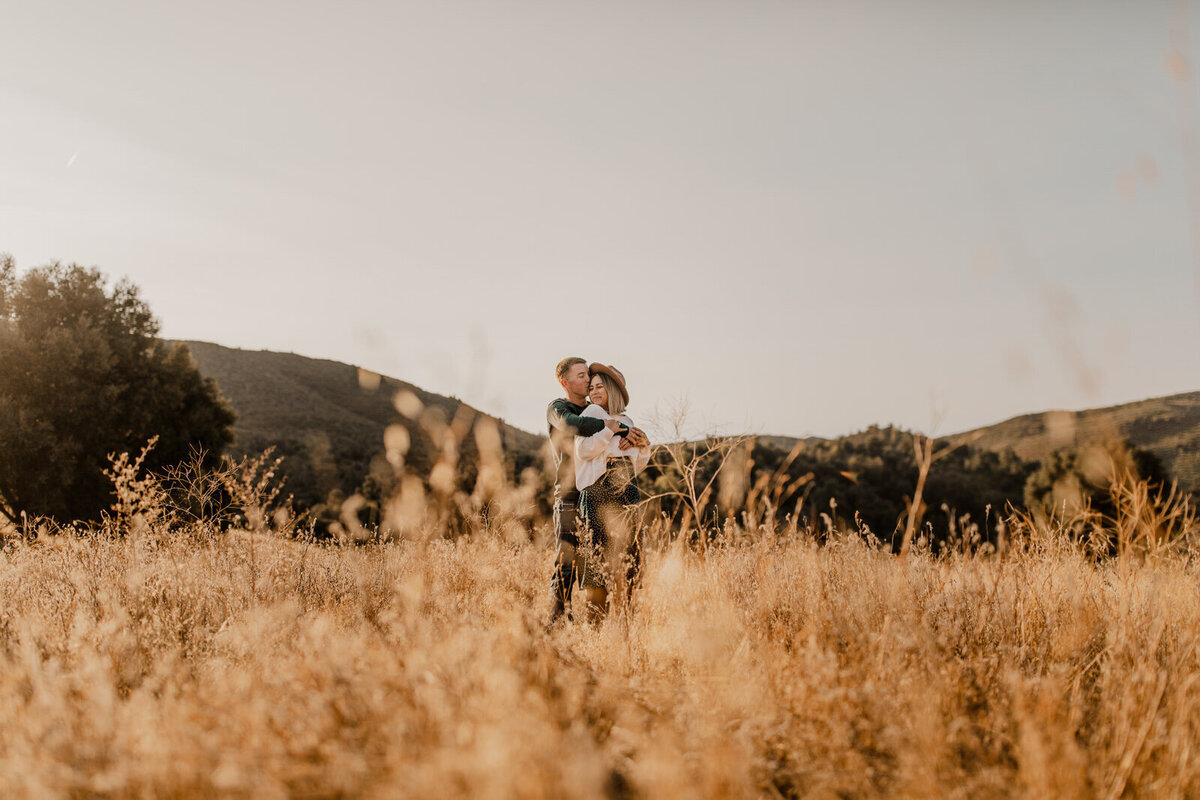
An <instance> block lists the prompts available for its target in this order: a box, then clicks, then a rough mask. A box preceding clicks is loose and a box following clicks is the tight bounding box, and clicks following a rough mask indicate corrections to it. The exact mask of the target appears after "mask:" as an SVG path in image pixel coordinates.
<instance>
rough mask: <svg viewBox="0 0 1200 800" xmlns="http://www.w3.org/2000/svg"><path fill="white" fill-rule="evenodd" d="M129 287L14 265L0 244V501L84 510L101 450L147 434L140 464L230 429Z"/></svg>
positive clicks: (107, 488)
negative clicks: (151, 444) (152, 443)
mask: <svg viewBox="0 0 1200 800" xmlns="http://www.w3.org/2000/svg"><path fill="white" fill-rule="evenodd" d="M158 330H159V328H158V322H157V321H156V320H155V319H154V316H153V315H152V314H151V312H150V309H149V307H148V306H147V305H146V304H145V302H143V301H142V299H141V297H140V296H139V293H138V290H137V287H136V286H134V285H133V284H131V283H129V282H128V281H119V282H117V283H116V285H115V286H113V287H112V288H111V289H110V288H108V285H107V280H106V278H105V276H104V275H103V274H102V273H101V272H99V271H98V270H96V269H84V268H83V267H80V266H77V265H69V266H67V265H63V264H60V263H57V262H56V263H53V264H50V265H49V266H46V267H41V268H37V269H31V270H29V271H27V272H26V273H25V274H23V275H20V276H18V274H17V271H16V264H15V263H14V261H13V259H12V257H11V256H0V512H3V514H4V515H5V516H7V517H9V518H11V519H14V520H15V519H16V518H18V517H19V515H20V514H21V513H22V512H24V513H25V514H27V515H29V516H49V517H54V518H56V519H58V520H61V521H69V520H75V519H95V518H97V517H98V516H99V515H100V514H101V513H102V512H104V511H105V510H106V509H107V508H108V507H109V505H110V504H111V502H112V498H113V492H112V485H111V483H110V481H109V479H108V478H106V477H105V475H104V474H103V473H104V469H105V468H106V467H107V466H108V456H109V455H110V454H116V453H122V452H137V451H138V450H140V449H141V448H142V447H143V446H144V445H145V444H146V442H147V440H149V439H150V438H151V437H155V436H157V437H158V443H157V446H156V447H155V448H154V450H153V451H152V452H151V453H150V455H149V456H148V458H147V461H146V464H145V466H146V467H147V468H148V469H162V468H164V467H166V466H168V465H171V464H175V463H179V462H181V461H183V460H184V459H186V458H188V456H189V454H190V453H191V452H192V451H193V450H197V451H203V452H204V453H205V454H207V456H206V457H207V458H208V459H209V460H210V461H214V462H215V459H217V458H218V457H219V456H220V453H221V451H222V450H223V449H224V447H225V446H226V445H227V444H228V443H229V442H230V441H231V440H232V438H233V433H232V428H233V422H234V418H235V416H234V412H233V410H232V409H231V408H230V406H229V405H228V403H226V402H225V401H224V399H223V398H222V397H221V396H220V393H219V392H218V390H217V387H216V384H215V383H213V381H211V380H209V379H206V378H205V377H204V376H202V375H201V374H200V372H199V371H198V370H197V369H196V367H195V365H194V364H193V362H192V360H191V358H190V356H189V355H188V351H187V349H186V348H185V347H181V346H178V345H168V344H166V343H164V342H163V341H162V340H160V339H159V338H158Z"/></svg>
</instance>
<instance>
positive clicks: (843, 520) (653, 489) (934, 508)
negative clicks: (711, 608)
mask: <svg viewBox="0 0 1200 800" xmlns="http://www.w3.org/2000/svg"><path fill="white" fill-rule="evenodd" d="M749 445H750V449H749V452H748V453H747V454H746V455H745V456H743V457H742V458H740V459H736V458H735V459H733V462H732V463H730V462H729V461H727V462H726V463H725V464H724V466H723V467H722V466H721V465H722V462H721V459H720V457H719V453H720V448H717V449H714V450H713V454H712V455H710V456H709V457H708V458H707V459H706V460H704V459H702V461H701V464H700V466H699V469H698V471H697V474H696V475H695V476H694V477H693V482H694V483H695V484H697V485H699V486H705V485H711V487H712V489H711V491H710V492H709V494H708V496H707V497H706V498H704V509H703V510H702V514H701V516H704V517H706V521H707V522H708V523H710V524H719V523H720V519H721V518H722V516H728V515H730V514H733V515H737V514H739V513H740V512H741V511H742V510H743V506H742V505H740V504H739V505H737V506H735V507H733V508H730V507H728V505H727V504H723V503H722V502H721V497H720V491H719V487H720V482H719V481H717V480H714V473H715V472H716V470H717V469H718V468H722V469H724V470H734V471H737V470H745V471H746V476H745V477H744V479H743V480H742V481H741V483H742V485H743V488H744V491H743V492H741V493H740V495H741V496H743V497H751V496H753V494H754V490H755V487H760V488H759V494H760V496H765V497H766V498H768V499H770V498H771V497H772V495H773V502H774V504H775V505H776V508H775V509H774V513H775V515H776V517H777V518H782V517H785V516H788V515H790V516H792V517H793V518H795V519H796V520H797V522H799V523H800V524H802V525H803V524H808V525H812V526H813V527H814V528H817V529H822V528H823V527H825V526H823V525H822V516H827V517H828V518H829V520H830V522H831V523H832V524H833V525H834V526H836V527H839V528H843V529H844V528H846V527H865V528H868V529H869V530H870V531H871V533H873V534H874V535H875V536H876V537H877V538H879V539H880V540H881V541H882V542H884V543H885V544H887V543H890V544H893V545H894V546H899V543H900V542H899V534H900V533H902V532H903V528H904V523H905V518H906V515H907V512H908V508H909V504H910V503H911V498H912V497H913V494H914V489H915V487H916V485H917V479H918V471H919V465H918V463H917V458H916V454H915V452H914V450H913V434H911V433H909V432H907V431H904V430H901V429H899V428H894V427H890V426H889V427H883V428H880V427H876V426H872V427H870V428H868V429H867V430H865V431H863V432H861V433H858V434H855V435H853V436H846V437H842V438H839V439H833V440H828V441H818V442H815V443H812V444H807V445H806V444H804V443H799V444H798V445H797V450H796V451H795V452H792V453H788V452H787V451H786V450H784V449H782V448H781V447H779V446H778V445H776V444H774V443H771V442H758V441H754V442H751V443H749ZM705 447H711V445H708V444H706V443H698V444H694V445H689V448H690V450H689V452H687V453H685V454H684V455H683V457H682V458H671V457H669V456H668V454H667V453H666V452H662V453H660V454H659V456H658V457H657V458H656V459H655V460H654V462H653V463H652V465H651V466H650V467H649V468H648V470H647V476H646V479H645V486H646V488H647V490H648V493H649V494H650V495H651V496H654V495H659V496H665V497H664V499H663V500H661V501H659V502H658V503H657V505H656V510H662V511H665V512H666V513H669V514H676V513H678V511H679V507H680V505H681V504H682V503H683V502H684V498H683V497H681V496H680V494H679V490H680V487H681V486H682V485H683V484H684V483H685V482H686V481H685V478H684V475H683V474H682V473H681V470H680V468H679V462H680V461H682V462H688V461H690V460H691V459H693V458H695V453H696V451H697V450H698V449H701V450H702V449H704V448H705ZM1035 469H1036V465H1035V464H1030V463H1027V462H1025V461H1023V460H1021V459H1020V458H1018V457H1017V456H1016V455H1014V454H1013V453H1012V452H1011V451H1009V452H1005V453H995V452H992V451H988V450H974V449H972V448H970V447H969V446H963V447H958V448H956V449H954V450H953V451H952V452H949V453H948V454H947V455H946V456H945V457H944V458H942V459H940V460H939V461H938V463H937V466H936V467H935V468H934V469H933V470H932V471H931V472H930V474H929V477H928V480H927V482H926V484H925V487H924V499H923V502H922V505H921V509H920V512H921V513H920V514H919V519H920V522H921V523H922V528H923V530H924V531H925V534H926V535H928V536H931V537H932V539H933V540H934V542H944V541H946V540H947V539H948V538H949V537H950V536H951V535H952V533H955V534H961V533H962V531H963V528H964V527H965V526H969V525H970V524H971V522H974V523H975V524H976V525H977V526H978V535H979V540H980V541H989V540H991V539H992V538H993V537H994V535H995V530H994V527H993V525H994V521H995V519H996V517H997V515H999V514H1001V513H1004V512H1005V511H1006V510H1007V508H1008V507H1009V506H1010V505H1012V506H1019V505H1020V504H1021V502H1022V499H1023V494H1024V488H1025V481H1026V479H1027V478H1028V476H1029V475H1030V474H1031V473H1032V472H1033V471H1034V470H1035ZM772 487H778V488H779V489H782V491H772ZM989 516H990V518H991V519H992V521H993V525H988V524H986V518H988V517H989Z"/></svg>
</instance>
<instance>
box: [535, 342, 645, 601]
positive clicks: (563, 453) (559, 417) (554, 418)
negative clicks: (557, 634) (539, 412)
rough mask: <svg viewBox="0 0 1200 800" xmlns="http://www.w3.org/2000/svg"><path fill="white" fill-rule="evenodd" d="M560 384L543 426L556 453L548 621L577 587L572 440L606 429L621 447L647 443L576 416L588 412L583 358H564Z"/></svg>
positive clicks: (612, 424)
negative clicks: (561, 393) (560, 392)
mask: <svg viewBox="0 0 1200 800" xmlns="http://www.w3.org/2000/svg"><path fill="white" fill-rule="evenodd" d="M555 374H556V376H557V377H558V382H559V385H561V386H562V388H563V391H564V392H566V395H567V396H566V397H560V398H559V399H557V400H555V401H553V402H552V403H550V405H549V406H548V407H547V408H546V423H547V425H548V426H549V431H550V448H551V451H552V452H553V453H554V466H555V468H556V474H555V478H554V531H555V538H556V540H557V552H556V555H555V560H554V575H553V577H552V578H551V579H550V587H551V591H552V592H553V594H554V610H553V612H551V617H550V619H551V621H552V622H553V621H554V620H557V619H558V618H559V617H561V616H562V615H563V613H564V612H565V611H566V610H567V608H568V607H569V606H570V604H571V591H572V589H573V588H574V586H575V581H576V573H575V550H576V548H578V547H579V535H578V530H579V520H578V502H579V490H578V489H576V488H575V464H574V454H575V437H576V436H591V435H592V434H593V433H599V432H600V430H601V429H602V428H605V427H607V428H608V429H609V430H611V431H612V432H613V433H615V434H616V435H617V436H619V437H621V444H620V447H621V449H622V450H628V449H629V448H631V447H645V446H648V445H649V444H650V439H649V438H648V437H647V436H646V434H645V432H644V431H642V430H641V429H640V428H627V427H625V426H624V425H622V424H621V423H619V422H617V421H616V420H615V419H610V420H600V419H596V418H595V417H584V416H580V415H581V414H582V413H583V409H584V408H586V407H587V391H588V382H589V381H590V379H591V376H590V375H589V374H588V365H587V362H586V361H584V360H583V359H582V358H575V357H570V358H564V359H563V360H562V361H560V362H558V368H557V369H556V370H555Z"/></svg>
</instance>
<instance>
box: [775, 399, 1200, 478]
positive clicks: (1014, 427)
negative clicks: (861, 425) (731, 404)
mask: <svg viewBox="0 0 1200 800" xmlns="http://www.w3.org/2000/svg"><path fill="white" fill-rule="evenodd" d="M871 430H872V429H868V430H865V431H861V432H859V433H854V434H850V435H849V436H843V437H839V438H838V439H822V438H820V437H815V436H809V437H806V438H805V439H804V443H805V446H806V447H807V448H813V447H815V446H817V445H820V444H821V443H824V442H836V441H844V442H846V443H848V444H853V443H855V442H857V441H858V440H860V439H862V438H863V437H869V436H870V435H871ZM758 438H759V441H762V442H767V443H769V444H771V445H773V446H775V447H777V448H779V449H782V450H785V451H786V450H790V449H791V448H792V447H793V446H795V444H796V441H797V439H796V438H795V437H791V436H760V437H758ZM1114 438H1121V439H1128V440H1129V441H1131V442H1132V443H1133V444H1135V445H1137V446H1138V447H1141V448H1143V449H1145V450H1149V451H1150V452H1151V453H1153V454H1154V455H1156V456H1157V457H1158V458H1159V460H1161V461H1162V464H1163V466H1164V467H1165V468H1166V470H1167V473H1168V474H1169V475H1171V476H1172V477H1173V478H1175V479H1177V480H1178V481H1179V486H1180V488H1181V489H1183V490H1185V491H1189V492H1195V491H1198V490H1200V392H1185V393H1182V394H1175V395H1169V396H1167V397H1153V398H1150V399H1149V400H1139V401H1137V402H1133V403H1124V404H1122V405H1117V406H1108V407H1106V408H1092V409H1086V410H1084V411H1061V410H1060V411H1042V412H1038V413H1035V414H1023V415H1021V416H1019V417H1013V418H1011V419H1006V420H1004V421H1003V422H997V423H996V424H994V425H988V426H985V427H982V428H974V429H972V430H969V431H963V432H961V433H955V434H951V435H949V436H943V437H941V438H940V439H939V440H938V444H939V446H940V445H943V444H958V443H960V442H965V443H969V444H970V445H971V446H972V447H973V448H974V449H976V450H987V451H991V452H994V453H1004V452H1006V451H1008V450H1012V452H1013V453H1015V454H1016V455H1017V456H1018V457H1020V458H1021V459H1022V460H1024V461H1030V462H1038V461H1041V460H1042V459H1044V458H1045V457H1046V456H1048V455H1050V454H1051V453H1053V452H1054V451H1055V450H1060V449H1064V448H1071V447H1075V446H1078V445H1081V444H1085V443H1087V442H1094V441H1100V440H1104V439H1114Z"/></svg>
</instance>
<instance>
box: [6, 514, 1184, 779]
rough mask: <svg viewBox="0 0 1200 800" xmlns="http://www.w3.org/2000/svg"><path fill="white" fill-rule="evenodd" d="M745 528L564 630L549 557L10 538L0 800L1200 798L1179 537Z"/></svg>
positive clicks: (524, 549) (233, 534)
mask: <svg viewBox="0 0 1200 800" xmlns="http://www.w3.org/2000/svg"><path fill="white" fill-rule="evenodd" d="M731 541H737V542H740V543H738V544H730V545H728V546H723V547H714V548H710V549H709V550H708V551H707V552H705V553H703V554H701V553H697V552H694V551H691V550H688V549H685V548H682V547H680V546H679V545H678V543H676V544H668V545H665V546H662V547H659V548H658V549H656V550H653V551H652V552H651V553H649V556H648V559H647V567H646V573H645V579H644V584H643V586H642V587H641V589H640V590H639V592H638V594H637V596H636V599H635V604H634V607H633V608H632V610H631V611H620V612H618V613H614V614H612V615H610V616H609V617H608V618H607V619H606V620H605V621H604V622H603V623H601V624H600V625H599V626H598V627H595V628H593V627H590V626H587V625H585V624H581V623H567V624H566V625H563V626H562V627H558V628H554V629H550V630H547V629H546V620H547V615H548V610H549V608H548V606H549V596H548V585H549V573H550V568H551V560H552V550H551V548H550V547H549V546H548V545H546V544H540V545H539V544H534V543H521V542H517V543H514V542H504V541H502V540H500V539H499V538H497V537H484V536H477V537H475V538H470V537H463V538H460V539H458V540H456V541H445V540H436V541H430V542H424V543H421V542H397V543H391V544H375V545H367V546H362V547H335V546H317V545H305V544H303V543H297V542H296V541H289V540H284V539H279V538H273V537H270V536H265V535H257V534H249V533H245V532H239V531H230V532H227V533H217V532H216V531H215V530H212V531H208V532H207V533H205V531H203V530H202V529H201V530H199V531H198V532H194V533H193V535H191V536H188V537H185V536H175V537H161V538H155V537H153V536H151V535H148V534H144V535H128V536H125V537H124V538H112V537H99V536H89V535H80V536H71V535H61V536H55V537H49V538H42V539H39V540H36V541H32V542H20V541H16V542H10V543H9V544H8V545H7V546H6V547H5V548H4V550H3V554H2V556H0V719H3V721H4V724H3V725H2V726H0V795H3V796H5V797H42V796H45V797H52V796H69V797H151V796H154V797H164V796H174V797H192V796H209V795H222V796H231V797H236V796H244V797H259V798H269V797H287V796H298V797H349V796H354V797H360V796H361V797H444V796H470V797H483V798H487V797H513V796H519V797H605V796H608V797H637V796H649V797H656V796H657V797H662V796H710V797H712V796H765V797H778V796H784V797H963V798H966V797H970V798H980V797H1014V796H1029V797H1049V796H1053V797H1120V796H1124V797H1185V796H1197V795H1200V758H1197V753H1200V669H1198V667H1200V656H1198V655H1197V651H1196V641H1197V637H1198V636H1200V595H1198V593H1197V566H1196V564H1195V563H1194V561H1193V557H1192V556H1191V555H1189V553H1188V552H1177V553H1176V554H1174V555H1171V556H1169V557H1162V558H1152V559H1141V560H1139V559H1135V558H1132V557H1129V558H1122V559H1114V560H1110V561H1106V562H1102V563H1098V562H1095V561H1093V560H1089V559H1088V558H1087V557H1086V556H1085V555H1083V554H1082V553H1081V552H1080V550H1079V549H1078V548H1076V547H1073V546H1072V545H1070V544H1069V543H1068V541H1067V539H1066V538H1065V537H1064V536H1061V535H1055V534H1054V532H1052V531H1051V532H1048V533H1046V535H1044V536H1043V537H1041V539H1040V540H1038V542H1037V544H1036V545H1032V544H1031V545H1029V546H1025V547H1020V548H1014V549H1010V550H1009V551H1008V552H1006V553H1005V554H1004V555H1003V556H996V555H991V556H964V555H950V556H947V557H943V558H934V557H932V556H930V555H929V554H927V553H922V552H915V553H913V554H912V555H910V556H909V557H908V558H906V559H900V558H897V557H894V556H892V555H890V554H888V553H885V552H881V551H879V550H877V549H874V548H872V547H870V546H868V545H867V544H866V543H864V542H862V541H861V540H860V539H858V538H857V537H856V536H853V535H846V536H834V537H832V538H831V539H830V540H829V542H828V543H827V544H826V545H824V546H821V547H818V546H816V545H815V544H813V542H812V540H811V539H810V538H809V537H807V536H806V535H805V534H803V533H802V532H801V533H798V534H797V533H793V534H790V535H786V536H785V535H782V534H780V535H772V534H771V533H769V532H764V533H762V534H760V535H757V536H754V537H734V538H733V539H731ZM578 616H579V615H577V617H578Z"/></svg>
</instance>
